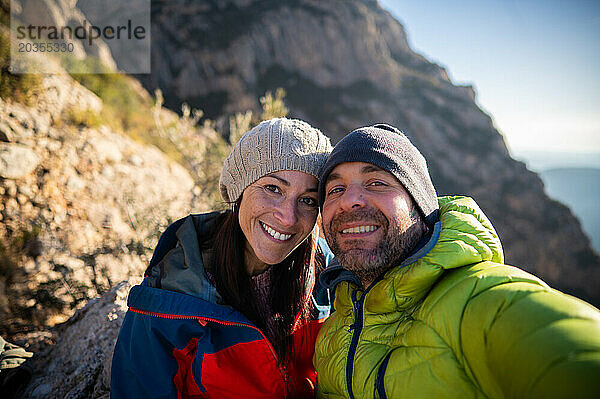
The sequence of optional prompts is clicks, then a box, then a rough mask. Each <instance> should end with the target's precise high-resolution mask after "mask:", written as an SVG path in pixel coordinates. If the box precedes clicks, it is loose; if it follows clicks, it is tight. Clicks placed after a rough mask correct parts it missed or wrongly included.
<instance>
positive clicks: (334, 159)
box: [319, 124, 438, 226]
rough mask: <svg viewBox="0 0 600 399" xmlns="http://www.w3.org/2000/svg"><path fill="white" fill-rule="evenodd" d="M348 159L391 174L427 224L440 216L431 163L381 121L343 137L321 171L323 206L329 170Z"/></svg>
mask: <svg viewBox="0 0 600 399" xmlns="http://www.w3.org/2000/svg"><path fill="white" fill-rule="evenodd" d="M344 162H366V163H370V164H373V165H375V166H379V167H380V168H381V169H383V170H385V171H387V172H389V173H391V174H392V175H394V176H395V177H396V179H398V181H400V183H402V185H403V186H404V188H405V189H406V191H408V192H409V193H410V195H411V196H412V198H413V200H414V201H415V203H416V204H417V207H418V208H419V210H420V211H421V214H422V215H423V217H424V218H425V223H427V225H429V226H432V225H433V224H434V223H435V222H436V221H437V218H438V201H437V194H436V192H435V188H434V187H433V183H432V182H431V178H430V177H429V171H428V170H427V163H426V161H425V158H424V157H423V155H421V153H420V152H419V150H418V149H417V148H416V147H415V146H414V145H412V143H411V142H410V140H409V139H408V138H407V137H406V136H405V135H404V134H403V133H402V132H400V131H399V130H398V129H396V128H395V127H393V126H390V125H386V124H377V125H373V126H369V127H363V128H360V129H356V130H354V131H353V132H351V133H349V134H348V135H347V136H346V137H344V138H343V139H342V140H340V142H339V143H337V145H336V146H335V148H334V149H333V151H332V152H331V155H330V156H329V158H328V160H327V162H326V163H325V166H323V169H322V170H321V173H320V179H319V204H320V205H321V208H322V207H323V202H324V199H325V182H326V180H327V176H329V173H331V171H332V170H333V169H334V168H335V167H336V166H337V165H339V164H341V163H344Z"/></svg>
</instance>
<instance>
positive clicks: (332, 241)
mask: <svg viewBox="0 0 600 399" xmlns="http://www.w3.org/2000/svg"><path fill="white" fill-rule="evenodd" d="M357 221H365V222H370V223H372V222H375V223H377V224H378V225H379V229H383V238H382V239H381V240H380V241H379V242H378V243H377V245H376V246H375V247H374V248H372V249H364V248H363V246H364V243H363V241H362V240H360V239H354V240H353V241H351V242H350V243H346V245H345V246H346V248H345V249H341V247H340V244H339V243H338V241H337V237H338V235H337V233H338V232H339V231H340V226H341V225H342V224H343V223H349V222H357ZM423 230H424V229H423V227H422V223H421V217H420V216H419V212H418V210H417V208H416V207H415V206H414V205H413V206H412V207H411V212H410V214H409V215H405V216H403V217H402V218H400V219H399V220H392V221H390V220H388V219H387V218H386V217H385V215H384V214H383V213H382V212H381V211H380V210H378V209H373V208H361V209H357V210H355V211H352V212H344V213H341V214H339V215H337V216H336V217H334V218H333V219H332V220H331V222H330V223H329V226H324V233H325V238H326V239H327V242H328V243H329V245H330V246H331V251H332V252H333V253H334V254H335V256H336V257H337V259H338V262H339V263H340V265H342V267H343V268H344V269H346V270H350V271H351V272H353V273H354V274H356V276H357V277H358V278H359V279H360V281H361V282H362V283H363V286H365V283H366V284H370V283H371V282H373V280H375V279H376V278H377V277H378V276H379V275H380V274H382V273H384V272H385V271H387V270H388V269H390V268H391V267H393V266H395V265H397V264H400V263H401V262H402V261H403V260H404V259H405V258H406V256H407V255H408V254H409V253H410V252H411V251H412V250H413V249H414V247H415V246H416V245H417V243H418V242H419V240H420V239H421V237H422V236H423V233H424V231H423ZM348 245H350V248H348Z"/></svg>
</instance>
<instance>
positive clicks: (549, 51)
mask: <svg viewBox="0 0 600 399" xmlns="http://www.w3.org/2000/svg"><path fill="white" fill-rule="evenodd" d="M379 1H380V4H381V5H382V7H383V8H385V9H387V10H389V11H390V12H391V13H392V14H393V15H394V16H395V17H396V18H397V19H398V20H400V22H401V23H402V24H403V25H404V28H405V29H406V31H407V34H408V40H409V43H410V44H411V47H412V48H413V49H414V50H415V51H417V52H418V53H421V54H423V55H424V56H426V57H427V58H428V59H430V60H432V61H435V62H437V63H438V64H440V65H443V66H444V67H446V69H447V70H448V73H449V75H450V77H451V78H452V80H453V82H454V83H457V84H472V85H473V86H474V87H475V89H476V91H477V102H478V104H479V106H480V107H482V108H483V109H484V110H485V111H486V112H488V113H489V114H490V115H491V116H492V118H493V119H494V123H495V125H496V127H497V128H498V129H499V130H500V132H501V133H502V134H503V135H504V137H505V140H506V142H507V144H508V146H509V149H511V151H513V152H514V153H518V152H522V151H531V150H537V151H568V152H599V153H600V1H598V0H590V1H580V0H574V1H555V0H547V1H542V0H522V1H515V0H498V1H490V0H480V1H470V0H458V1H454V2H453V1H447V0H446V1H441V0H421V1H417V0H407V1H404V0H379Z"/></svg>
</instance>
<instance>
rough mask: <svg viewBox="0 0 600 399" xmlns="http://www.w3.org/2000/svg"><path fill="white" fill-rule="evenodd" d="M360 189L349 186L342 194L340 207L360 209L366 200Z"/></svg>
mask: <svg viewBox="0 0 600 399" xmlns="http://www.w3.org/2000/svg"><path fill="white" fill-rule="evenodd" d="M363 194H364V193H363V190H362V187H359V186H357V185H350V186H348V187H347V188H346V191H344V193H343V194H342V197H341V201H340V206H341V207H342V208H344V209H348V210H349V209H352V208H357V207H359V208H362V207H363V206H365V205H366V200H365V197H364V195H363Z"/></svg>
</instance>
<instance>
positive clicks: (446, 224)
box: [323, 196, 503, 313]
mask: <svg viewBox="0 0 600 399" xmlns="http://www.w3.org/2000/svg"><path fill="white" fill-rule="evenodd" d="M438 202H439V205H440V220H439V222H437V223H436V225H435V226H434V230H433V232H432V234H431V236H430V237H429V239H428V240H427V242H425V243H424V244H422V245H421V246H420V247H418V249H417V250H416V251H414V252H413V253H412V254H411V255H409V256H408V257H407V258H406V259H405V260H404V261H403V262H402V263H401V264H399V265H398V266H396V267H394V268H392V269H390V270H388V271H387V272H386V273H385V274H384V275H383V276H381V277H380V278H379V279H378V280H376V281H375V282H374V283H373V284H372V285H371V286H370V287H368V288H367V290H366V295H367V297H366V298H365V309H366V311H367V312H373V313H387V312H391V311H394V310H402V309H404V310H406V309H409V308H411V307H414V306H415V305H416V304H418V303H420V302H421V300H422V299H423V298H424V297H425V295H426V294H427V293H428V292H429V291H430V290H431V287H432V286H433V285H434V284H435V283H436V282H437V281H438V280H439V278H440V277H441V276H442V274H443V273H444V271H446V270H449V269H454V268H458V267H462V266H466V265H469V264H473V263H478V262H482V261H487V260H489V261H494V262H499V263H502V262H503V253H502V245H501V244H500V240H499V238H498V235H497V234H496V231H495V230H494V228H493V226H492V224H491V223H490V221H489V220H488V219H487V217H486V216H485V215H484V214H483V212H482V211H481V210H480V209H479V206H478V205H477V204H476V203H475V201H474V200H473V199H471V198H469V197H462V196H456V197H441V198H439V199H438ZM336 264H337V262H336ZM339 269H342V268H341V266H339V264H338V266H337V267H336V269H333V270H331V271H329V270H326V271H325V272H324V276H323V278H324V279H325V280H327V281H329V283H333V284H336V285H337V289H336V301H335V307H336V309H340V307H341V306H342V307H343V306H352V302H351V296H350V293H351V292H352V291H355V290H357V289H358V290H360V291H363V288H362V287H361V285H360V283H359V282H358V279H357V278H356V276H355V275H354V274H353V273H351V272H348V271H340V270H339ZM342 270H343V269H342Z"/></svg>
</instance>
